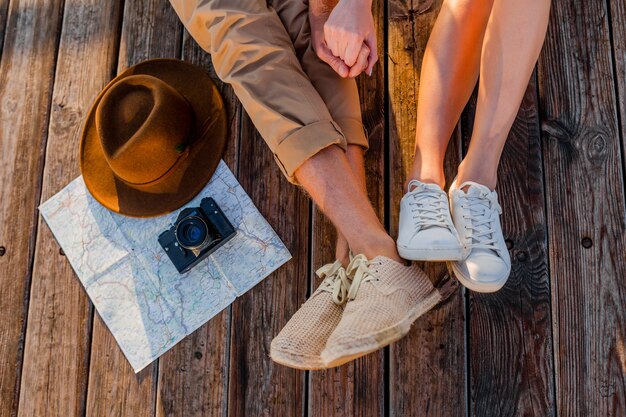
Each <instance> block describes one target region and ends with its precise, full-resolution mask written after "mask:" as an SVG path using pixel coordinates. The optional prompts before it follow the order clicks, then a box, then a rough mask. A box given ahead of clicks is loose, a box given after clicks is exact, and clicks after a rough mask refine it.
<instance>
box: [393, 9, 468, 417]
mask: <svg viewBox="0 0 626 417" xmlns="http://www.w3.org/2000/svg"><path fill="white" fill-rule="evenodd" d="M441 3H442V1H440V0H437V1H434V2H432V1H420V2H417V1H411V0H390V1H389V3H388V4H389V5H388V11H389V12H388V13H389V30H388V46H387V47H388V50H389V52H388V61H387V62H388V68H389V110H388V111H389V146H390V154H389V158H390V160H389V164H390V177H389V181H390V185H389V189H390V207H391V212H390V219H391V222H390V224H391V230H392V235H393V236H396V235H397V227H398V221H399V218H398V214H399V210H398V208H399V206H400V200H401V199H402V196H403V194H404V190H403V184H404V181H405V180H406V178H407V176H408V173H409V170H410V167H411V165H412V161H413V154H414V146H415V121H416V103H417V97H418V91H419V77H420V68H421V62H422V57H423V54H424V48H425V47H426V42H427V40H428V37H429V35H430V31H431V29H432V26H433V24H434V22H435V19H436V18H437V15H438V13H439V10H440V8H441ZM457 133H458V132H457ZM459 138H460V137H459V135H458V134H457V135H455V137H454V138H453V139H452V140H451V144H450V146H449V148H448V154H447V157H446V177H447V180H448V184H449V183H450V181H451V180H452V178H453V177H454V174H455V172H456V167H457V165H458V162H459V155H460V149H459V142H460V140H459ZM422 266H423V267H424V268H425V271H426V273H427V274H428V275H429V277H430V278H431V279H432V280H433V282H439V281H441V280H442V279H449V277H448V276H447V271H446V267H445V264H443V263H426V264H423V265H422ZM464 316H465V307H464V299H463V293H462V292H461V291H457V292H455V293H454V294H453V295H452V296H451V297H450V298H449V299H448V300H447V301H446V302H444V303H443V304H442V305H441V306H439V307H436V308H435V309H433V310H432V311H430V312H428V313H427V314H426V315H424V316H423V317H421V318H420V319H419V320H418V321H417V322H416V323H415V324H414V325H413V329H412V330H411V332H410V333H409V334H408V336H407V337H406V338H404V339H402V340H400V341H399V342H398V343H396V344H394V345H392V347H391V349H390V376H389V377H390V382H389V385H390V388H389V392H390V415H392V416H405V415H428V416H452V415H454V416H462V415H465V409H466V399H465V398H466V397H465V395H466V393H465V322H464ZM416 381H418V382H416Z"/></svg>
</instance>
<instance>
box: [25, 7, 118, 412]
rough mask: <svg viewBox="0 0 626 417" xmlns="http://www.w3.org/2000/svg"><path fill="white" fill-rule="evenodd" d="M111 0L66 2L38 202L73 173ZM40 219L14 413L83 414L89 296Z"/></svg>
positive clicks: (112, 40) (99, 69)
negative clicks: (72, 3)
mask: <svg viewBox="0 0 626 417" xmlns="http://www.w3.org/2000/svg"><path fill="white" fill-rule="evenodd" d="M119 13H120V7H119V2H118V1H116V0H108V1H98V0H90V1H86V2H81V3H80V4H76V5H74V6H72V7H67V8H65V14H64V18H63V29H62V32H61V40H60V46H59V52H58V58H57V59H58V63H57V68H56V77H55V82H54V93H53V95H52V110H51V116H50V123H49V128H48V142H47V151H46V164H45V169H44V173H43V190H42V196H41V201H42V202H43V201H45V200H47V199H48V198H50V197H51V196H52V195H54V194H55V193H56V192H58V191H59V190H60V189H61V188H63V187H64V186H65V185H66V184H67V183H69V182H70V181H71V180H72V179H74V178H75V177H76V176H78V175H80V172H79V169H78V161H77V155H78V146H79V140H80V130H81V128H82V121H83V120H84V118H85V115H86V114H87V111H88V110H89V107H90V106H91V103H92V101H93V98H94V97H95V96H96V95H97V94H98V93H99V92H100V90H101V89H102V87H104V85H105V84H106V83H107V81H108V79H109V77H110V74H111V71H112V69H113V68H114V66H115V62H116V61H117V58H116V57H117V50H116V48H117V42H116V38H117V33H118V31H119V28H118V27H117V26H118V25H117V24H118V22H119ZM42 224H44V222H43V219H41V218H40V220H39V228H38V230H39V231H40V232H39V233H38V236H37V243H36V249H35V262H34V270H33V277H32V284H31V298H30V309H29V313H28V325H27V331H26V342H25V344H26V346H25V351H24V366H23V372H22V381H21V389H20V403H19V414H18V415H19V416H24V417H26V416H41V415H63V416H68V417H71V416H82V415H84V413H85V400H86V394H87V390H86V388H87V375H88V367H89V348H90V343H89V339H90V337H91V308H90V303H89V298H88V297H87V295H86V293H85V291H84V289H83V287H82V286H81V285H80V282H79V281H78V279H77V278H76V275H75V274H74V272H73V270H72V268H71V266H70V264H69V262H67V259H66V258H65V257H63V255H62V254H61V252H60V250H59V246H58V244H57V243H56V241H55V240H54V237H53V236H52V233H51V232H50V230H49V229H48V227H47V226H42Z"/></svg>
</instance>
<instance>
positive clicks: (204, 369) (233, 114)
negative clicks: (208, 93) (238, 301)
mask: <svg viewBox="0 0 626 417" xmlns="http://www.w3.org/2000/svg"><path fill="white" fill-rule="evenodd" d="M182 59H184V60H186V61H188V62H191V63H193V64H195V65H198V66H200V67H202V68H205V69H206V70H207V71H208V72H209V73H210V74H211V75H212V78H213V80H215V81H216V84H217V85H218V88H219V89H220V92H221V93H222V97H223V99H224V104H225V106H226V111H227V114H228V120H229V123H228V140H227V144H226V151H225V152H224V156H223V159H224V161H225V162H226V163H227V164H228V166H229V168H230V169H231V171H233V173H235V174H236V173H237V171H238V167H239V163H238V162H239V161H238V157H239V153H238V151H239V133H240V132H239V126H240V123H241V104H239V102H238V100H237V98H236V96H235V94H234V92H233V90H232V89H231V88H230V86H228V85H226V84H224V83H222V82H221V81H220V80H219V79H218V78H217V76H216V75H215V72H214V70H213V66H212V64H211V58H210V56H209V55H208V54H207V53H206V52H204V51H203V50H202V49H201V48H200V47H199V46H198V44H197V43H195V41H194V40H193V38H191V36H190V35H189V33H188V32H187V31H185V33H184V36H183V48H182ZM230 320H231V309H230V308H228V309H226V310H224V311H222V312H221V313H220V314H218V315H217V316H216V317H214V318H213V319H211V320H210V321H209V322H208V323H206V324H205V325H204V326H202V327H201V328H200V329H198V330H197V331H195V332H194V333H193V334H192V335H191V336H189V337H187V338H185V339H184V340H182V341H181V342H180V343H179V344H177V345H176V346H175V347H174V348H173V349H172V350H171V351H169V352H167V353H166V354H165V355H163V357H162V358H160V360H159V380H158V389H157V409H156V416H157V417H165V416H168V417H174V416H180V417H194V416H207V417H208V416H215V417H218V416H219V417H221V416H223V415H224V414H225V413H226V409H227V406H228V402H227V398H228V396H227V394H228V364H229V354H230Z"/></svg>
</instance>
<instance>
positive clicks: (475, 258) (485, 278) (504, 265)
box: [450, 180, 511, 292]
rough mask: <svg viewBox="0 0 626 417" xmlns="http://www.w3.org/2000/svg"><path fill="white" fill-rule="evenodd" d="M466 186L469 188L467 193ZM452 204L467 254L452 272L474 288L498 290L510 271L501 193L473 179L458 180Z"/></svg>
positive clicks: (490, 290)
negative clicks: (459, 181) (502, 219)
mask: <svg viewBox="0 0 626 417" xmlns="http://www.w3.org/2000/svg"><path fill="white" fill-rule="evenodd" d="M464 187H469V188H468V189H467V192H464V191H463V188H464ZM450 203H451V206H452V219H453V221H454V225H455V226H456V229H457V231H458V232H459V236H460V237H461V242H463V245H464V246H465V249H466V251H467V254H468V255H467V258H465V260H463V261H460V262H451V265H450V266H451V267H452V271H453V272H454V274H455V275H456V277H457V279H458V280H459V281H460V282H461V284H463V285H464V286H465V287H467V288H469V289H470V290H472V291H477V292H495V291H498V290H499V289H500V288H502V286H504V284H505V283H506V280H507V279H508V278H509V273H510V272H511V258H510V256H509V251H508V250H507V248H506V243H505V242H504V236H502V226H500V214H501V213H502V209H501V208H500V204H498V194H497V193H496V192H495V191H491V190H490V189H489V188H487V187H485V186H484V185H481V184H478V183H475V182H472V181H466V182H464V183H463V184H461V185H460V186H458V187H457V186H456V180H455V181H454V182H453V183H452V186H451V187H450Z"/></svg>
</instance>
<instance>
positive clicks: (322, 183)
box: [171, 0, 398, 259]
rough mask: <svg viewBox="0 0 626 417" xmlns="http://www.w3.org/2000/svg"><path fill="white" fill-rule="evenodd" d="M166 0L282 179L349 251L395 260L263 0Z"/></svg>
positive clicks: (333, 126)
mask: <svg viewBox="0 0 626 417" xmlns="http://www.w3.org/2000/svg"><path fill="white" fill-rule="evenodd" d="M171 3H172V5H173V6H174V9H175V10H176V12H177V13H178V15H179V17H180V18H181V20H182V21H183V23H184V24H185V27H186V28H187V29H188V30H189V32H190V33H191V35H192V36H193V37H194V38H195V39H196V41H197V42H198V43H199V44H200V46H202V47H203V49H205V50H207V51H208V52H210V53H211V55H212V59H213V64H214V67H215V70H216V72H217V74H218V76H219V77H220V78H221V79H222V80H223V81H225V82H227V83H229V84H231V85H232V87H233V89H234V90H235V93H236V94H237V96H238V97H239V99H240V101H241V102H242V105H243V106H244V108H245V109H246V111H247V112H248V114H249V115H250V118H251V119H252V121H253V122H254V124H255V126H256V127H257V129H258V130H259V132H260V133H261V136H263V138H265V140H266V141H267V143H268V146H269V147H270V148H271V149H272V151H273V152H274V155H275V157H276V160H277V162H278V165H279V167H280V168H281V170H282V171H283V173H284V174H285V175H286V176H287V178H289V180H290V181H292V182H294V183H298V182H299V183H300V184H301V185H302V186H303V187H304V189H305V190H306V191H307V192H308V193H309V194H310V195H311V197H312V199H313V201H314V202H315V203H316V204H317V205H318V206H319V207H320V208H321V209H322V211H323V212H324V213H325V214H326V215H327V216H328V217H329V218H330V220H331V221H332V222H333V224H334V225H335V227H337V229H338V231H339V232H340V233H341V234H342V235H344V236H345V237H346V239H347V242H348V244H349V246H350V247H351V248H352V249H353V250H354V251H355V252H361V253H365V254H366V255H367V256H368V257H375V256H376V255H386V256H388V257H391V258H393V259H398V255H397V253H396V251H395V243H394V242H393V240H392V239H391V237H389V236H388V235H387V233H386V232H385V229H384V227H383V226H382V224H381V223H380V221H379V220H378V218H377V216H376V213H375V212H374V210H373V208H372V206H371V204H370V202H369V200H368V198H367V195H366V193H365V191H364V189H363V185H362V182H360V181H359V180H358V179H357V177H356V176H355V175H354V173H353V171H352V168H351V166H350V162H349V160H348V156H347V155H346V152H345V151H346V150H347V142H346V139H345V137H344V135H343V133H342V131H341V130H340V129H339V126H338V125H337V123H336V122H335V121H334V120H333V118H332V117H331V115H330V114H329V112H328V109H327V107H326V104H325V103H324V101H323V100H322V98H321V97H320V95H319V93H318V92H317V91H316V90H315V88H314V87H313V85H312V84H311V81H310V80H309V78H308V77H307V76H306V74H305V73H304V71H303V70H302V67H301V65H300V62H299V60H298V58H297V57H296V52H295V50H294V47H293V43H292V41H291V39H290V37H289V35H288V33H287V31H286V30H285V27H284V26H283V24H282V22H281V21H280V19H279V18H278V16H277V14H276V12H275V11H274V10H272V9H271V8H268V7H267V6H266V4H265V2H264V1H263V0H255V1H250V2H235V1H232V0H213V1H200V0H171ZM339 99H340V98H339Z"/></svg>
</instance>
